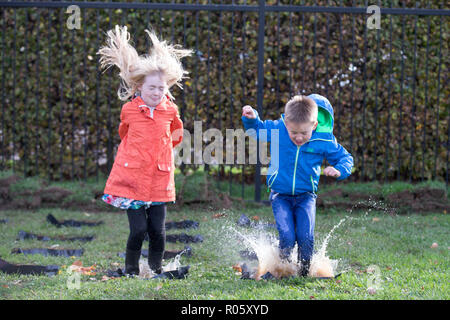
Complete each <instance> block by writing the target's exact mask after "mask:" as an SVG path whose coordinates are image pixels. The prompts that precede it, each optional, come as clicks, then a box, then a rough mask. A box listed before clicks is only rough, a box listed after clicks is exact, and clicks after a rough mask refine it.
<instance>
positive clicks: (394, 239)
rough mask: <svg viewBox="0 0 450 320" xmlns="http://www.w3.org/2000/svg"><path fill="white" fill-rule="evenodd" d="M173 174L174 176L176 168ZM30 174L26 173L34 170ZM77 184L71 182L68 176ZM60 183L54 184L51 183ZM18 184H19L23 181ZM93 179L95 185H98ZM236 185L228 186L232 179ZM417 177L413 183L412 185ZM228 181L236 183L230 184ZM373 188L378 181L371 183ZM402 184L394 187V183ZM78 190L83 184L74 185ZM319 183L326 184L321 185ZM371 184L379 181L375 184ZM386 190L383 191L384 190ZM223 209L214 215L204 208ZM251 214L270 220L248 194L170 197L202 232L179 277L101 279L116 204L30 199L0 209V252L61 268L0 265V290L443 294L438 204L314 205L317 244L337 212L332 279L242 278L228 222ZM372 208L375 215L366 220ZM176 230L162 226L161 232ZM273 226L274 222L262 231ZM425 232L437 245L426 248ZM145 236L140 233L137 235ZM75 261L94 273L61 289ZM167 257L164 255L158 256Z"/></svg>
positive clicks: (173, 212)
mask: <svg viewBox="0 0 450 320" xmlns="http://www.w3.org/2000/svg"><path fill="white" fill-rule="evenodd" d="M177 179H178V178H177ZM190 179H192V180H189V182H188V183H187V185H188V187H187V188H186V190H189V192H190V193H191V195H190V196H191V197H195V196H196V192H199V191H201V186H200V183H201V181H202V180H204V179H203V177H202V176H201V175H200V174H198V175H197V173H196V174H194V175H192V176H190ZM30 181H33V182H32V183H35V181H34V180H30ZM77 185H78V186H77ZM60 186H62V185H60ZM64 186H65V187H67V188H69V187H71V188H72V189H74V188H75V189H77V188H78V189H77V190H79V191H77V193H78V194H83V192H87V191H86V190H94V189H95V188H97V187H99V185H97V184H96V183H95V182H88V183H87V184H85V185H84V187H80V186H79V184H78V183H65V184H64ZM23 187H25V188H26V184H25V186H23ZM100 187H101V186H100ZM234 187H236V186H234ZM341 187H343V188H353V190H357V191H358V192H363V191H364V190H365V191H366V192H369V193H370V192H375V191H376V192H393V191H392V190H396V191H397V190H399V189H402V188H403V189H405V188H409V187H411V186H410V185H407V184H404V185H403V184H400V183H394V184H389V185H382V186H381V187H380V185H378V184H345V185H341ZM414 187H416V186H414ZM236 188H239V186H237V187H236ZM380 188H381V189H380ZM403 189H402V190H403ZM83 190H84V191H83ZM325 190H326V188H325ZM377 190H378V191H377ZM386 190H390V191H386ZM49 213H52V214H53V215H54V216H55V217H56V218H57V219H77V220H91V221H96V220H102V221H104V224H103V225H101V226H98V227H83V228H81V229H77V228H60V229H58V228H56V227H54V226H52V225H50V224H49V223H47V222H46V219H45V218H46V215H47V214H49ZM216 213H224V214H225V217H223V218H219V219H215V218H213V215H214V214H216ZM242 213H245V214H246V215H247V216H249V217H252V216H255V215H257V216H259V217H260V218H261V219H262V220H263V221H265V222H273V216H272V212H271V208H270V207H266V206H259V205H255V204H250V203H249V204H248V205H247V206H246V207H243V206H242V205H240V207H238V206H235V207H233V208H231V209H227V210H225V209H222V210H212V209H201V208H200V209H199V208H192V209H189V207H185V208H181V209H180V208H175V207H174V206H169V208H168V217H167V220H183V219H192V220H196V221H199V222H200V228H199V229H194V230H188V231H187V233H189V234H192V235H194V234H201V235H203V236H204V239H205V241H204V242H203V243H198V244H190V245H191V247H192V249H193V256H192V257H184V256H183V257H182V258H181V263H182V265H187V264H189V265H190V266H191V268H190V271H189V274H188V277H187V278H186V279H184V280H141V279H127V278H119V279H115V280H108V281H101V278H102V275H103V274H104V273H105V272H106V270H108V269H117V268H118V267H123V263H124V259H123V258H119V257H118V256H117V253H118V252H123V251H124V250H125V244H126V239H127V237H128V221H127V217H126V215H125V214H124V213H123V212H122V211H120V210H117V211H116V212H98V213H87V212H84V211H82V210H79V211H77V210H62V209H55V208H52V209H39V210H36V211H26V210H22V211H0V219H4V218H7V219H8V220H9V221H8V223H7V224H0V243H1V245H0V257H1V258H2V259H5V260H7V261H9V262H12V263H20V264H42V265H49V264H56V265H59V266H62V268H61V273H60V274H58V275H56V276H54V277H48V276H20V275H6V274H3V273H0V299H8V300H9V299H63V300H64V299H83V300H85V299H187V300H191V299H307V300H309V299H310V298H311V297H314V299H443V300H447V299H449V298H450V287H449V283H450V281H449V280H450V276H449V272H448V270H449V261H450V259H449V246H450V244H449V243H448V230H449V227H450V218H449V216H448V215H447V214H442V213H430V214H427V215H419V214H417V215H396V216H390V215H388V214H386V213H383V212H378V211H374V210H372V211H356V210H354V211H353V212H352V213H349V211H345V210H341V211H340V210H337V209H329V210H322V209H318V212H317V216H316V230H315V235H316V248H318V247H319V246H320V244H321V242H322V241H323V239H324V238H325V236H326V235H327V234H328V232H329V231H330V230H331V229H332V227H333V226H335V225H336V224H337V223H338V222H339V221H340V220H341V219H343V218H346V220H345V222H344V223H343V224H342V225H341V227H340V228H338V229H336V231H335V233H334V236H333V237H332V240H331V241H330V244H329V246H328V254H329V256H330V258H332V259H338V260H339V266H340V269H341V270H344V271H345V272H344V273H343V274H342V275H341V276H340V277H339V278H338V279H337V280H317V279H310V278H307V279H304V278H290V279H282V280H268V281H266V280H262V281H254V280H241V279H240V275H237V274H236V273H235V271H234V270H233V269H232V265H233V264H235V263H238V262H242V261H244V260H243V259H242V258H241V257H240V256H239V254H238V252H239V250H242V248H243V243H242V242H239V237H237V236H236V234H235V233H234V232H233V230H238V231H240V232H243V233H249V232H250V231H249V230H248V229H245V228H240V227H238V226H236V221H237V219H238V218H239V216H240V215H241V214H242ZM374 218H377V219H379V220H378V221H377V219H375V220H374ZM19 230H25V231H29V232H34V233H38V234H45V235H67V236H69V235H70V236H72V235H92V234H95V235H96V239H95V240H94V241H92V242H88V243H81V242H72V243H70V242H57V241H50V242H41V241H37V240H26V241H17V240H16V237H17V234H18V232H19ZM178 232H185V230H170V231H168V233H178ZM268 232H269V233H273V234H274V235H276V233H275V231H268ZM433 242H436V243H438V245H439V246H438V247H437V248H431V247H430V246H431V244H432V243H433ZM55 244H59V245H60V248H84V249H85V253H84V255H83V256H82V257H80V258H78V257H71V258H64V257H44V256H41V255H29V256H25V255H16V254H11V249H13V248H16V247H22V248H31V247H50V246H52V245H55ZM144 244H145V245H147V242H145V243H144ZM183 246H184V244H180V243H177V244H173V243H168V244H167V248H166V249H168V250H180V249H182V248H183ZM78 259H79V260H81V261H82V262H83V265H84V266H91V265H93V264H95V265H96V272H97V275H96V276H85V275H83V276H81V282H80V288H79V289H69V287H68V280H69V276H70V274H69V273H68V272H67V266H69V265H71V264H72V263H73V262H74V261H75V260H78ZM165 263H167V261H166V262H165ZM371 265H375V266H376V267H377V268H378V270H379V272H380V274H379V276H380V280H381V283H380V289H379V290H377V291H376V293H375V294H370V293H369V292H368V290H367V289H368V281H370V280H371V279H372V278H373V277H374V276H373V274H372V273H367V272H366V271H367V268H368V267H369V266H371Z"/></svg>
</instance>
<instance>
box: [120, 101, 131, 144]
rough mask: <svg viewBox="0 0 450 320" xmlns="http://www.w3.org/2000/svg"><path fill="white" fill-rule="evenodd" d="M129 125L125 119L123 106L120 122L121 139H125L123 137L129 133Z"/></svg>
mask: <svg viewBox="0 0 450 320" xmlns="http://www.w3.org/2000/svg"><path fill="white" fill-rule="evenodd" d="M128 126H129V124H128V123H127V122H126V121H125V112H124V108H122V111H121V112H120V124H119V136H120V140H123V138H124V137H125V136H126V135H127V133H128Z"/></svg>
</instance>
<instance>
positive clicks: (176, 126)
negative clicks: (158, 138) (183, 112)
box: [170, 107, 183, 148]
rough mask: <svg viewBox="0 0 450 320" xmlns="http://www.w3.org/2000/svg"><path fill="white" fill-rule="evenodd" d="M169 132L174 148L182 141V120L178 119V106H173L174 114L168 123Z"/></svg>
mask: <svg viewBox="0 0 450 320" xmlns="http://www.w3.org/2000/svg"><path fill="white" fill-rule="evenodd" d="M170 132H171V134H172V146H173V148H175V147H176V146H177V145H178V144H180V143H181V141H183V121H181V119H180V114H179V113H178V108H176V107H175V115H174V117H173V120H172V123H171V124H170Z"/></svg>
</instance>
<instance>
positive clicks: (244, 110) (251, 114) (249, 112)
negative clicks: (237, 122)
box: [242, 105, 256, 119]
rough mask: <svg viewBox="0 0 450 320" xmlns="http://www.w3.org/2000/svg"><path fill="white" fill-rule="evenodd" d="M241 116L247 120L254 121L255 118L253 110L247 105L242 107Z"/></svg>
mask: <svg viewBox="0 0 450 320" xmlns="http://www.w3.org/2000/svg"><path fill="white" fill-rule="evenodd" d="M242 116H243V117H246V118H248V119H255V118H256V114H255V112H254V111H253V108H252V107H251V106H249V105H247V106H243V107H242Z"/></svg>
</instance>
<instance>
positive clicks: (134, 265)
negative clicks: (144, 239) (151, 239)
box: [125, 249, 141, 276]
mask: <svg viewBox="0 0 450 320" xmlns="http://www.w3.org/2000/svg"><path fill="white" fill-rule="evenodd" d="M140 257H141V250H138V251H135V250H130V249H127V251H126V255H125V274H127V275H131V276H138V275H139V258H140Z"/></svg>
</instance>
